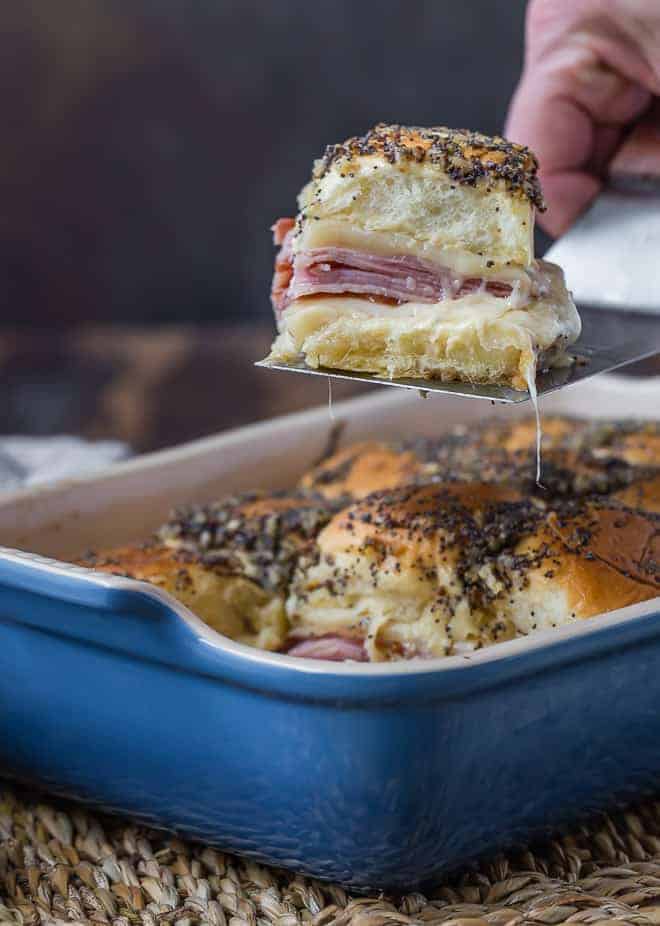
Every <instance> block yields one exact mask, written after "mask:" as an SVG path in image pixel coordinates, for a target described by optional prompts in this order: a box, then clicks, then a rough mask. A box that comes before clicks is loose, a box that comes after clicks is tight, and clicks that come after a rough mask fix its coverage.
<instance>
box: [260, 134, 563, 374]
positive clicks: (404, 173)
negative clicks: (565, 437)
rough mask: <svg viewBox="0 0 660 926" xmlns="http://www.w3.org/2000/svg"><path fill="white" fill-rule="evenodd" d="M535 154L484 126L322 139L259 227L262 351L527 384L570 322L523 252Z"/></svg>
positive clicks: (534, 204) (557, 358)
mask: <svg viewBox="0 0 660 926" xmlns="http://www.w3.org/2000/svg"><path fill="white" fill-rule="evenodd" d="M537 168H538V164H537V161H536V158H535V157H534V155H533V154H532V153H531V151H529V149H527V148H525V147H523V146H522V145H516V144H513V143H511V142H508V141H506V140H505V139H503V138H500V137H493V138H490V137H488V136H486V135H482V134H481V133H479V132H469V131H463V130H460V131H459V130H452V129H447V128H442V127H440V128H428V129H425V128H416V127H410V128H407V127H404V126H398V125H382V124H381V125H377V126H376V127H375V128H374V129H372V130H371V131H369V132H367V134H366V135H364V136H363V137H361V138H350V139H348V140H347V141H346V142H344V143H343V144H338V145H332V146H330V147H329V148H328V149H327V150H326V153H325V155H324V157H323V158H322V159H321V160H319V161H317V162H316V164H315V166H314V171H313V175H312V179H311V181H310V182H309V183H308V184H307V186H305V187H304V189H303V190H302V192H301V194H300V196H299V200H298V205H299V212H298V215H297V217H296V218H295V220H294V219H280V220H279V221H278V222H276V223H275V225H274V226H273V231H274V236H275V243H276V244H277V245H278V246H279V252H278V255H277V258H276V263H275V275H274V278H273V286H272V301H273V306H274V309H275V314H276V319H277V325H278V329H279V336H278V337H277V339H276V340H275V342H274V344H273V346H272V349H271V354H270V357H269V359H270V360H272V361H278V362H291V361H299V360H301V359H302V360H304V361H305V363H306V364H307V365H308V366H312V367H325V368H328V369H337V370H348V371H355V372H366V373H374V374H378V375H380V376H383V377H387V378H390V379H394V378H405V377H415V378H426V379H429V378H430V379H441V380H444V381H469V382H480V383H499V384H506V385H510V386H513V387H514V388H516V389H525V388H529V386H530V383H532V384H533V382H534V378H535V375H536V371H537V370H541V369H545V368H548V367H551V366H554V365H559V364H566V363H568V362H570V360H569V359H568V355H567V348H568V347H569V345H570V344H572V343H573V342H574V341H575V340H576V339H577V337H578V335H579V333H580V319H579V316H578V314H577V311H576V308H575V305H574V304H573V301H572V299H571V297H570V294H569V293H568V291H567V290H566V286H565V283H564V278H563V273H562V271H561V269H560V268H559V267H557V266H555V265H553V264H549V263H545V262H544V261H541V260H535V259H534V242H533V230H534V214H535V209H537V208H538V209H543V208H544V206H543V198H542V194H541V189H540V186H539V182H538V178H537Z"/></svg>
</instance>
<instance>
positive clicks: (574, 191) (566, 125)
mask: <svg viewBox="0 0 660 926" xmlns="http://www.w3.org/2000/svg"><path fill="white" fill-rule="evenodd" d="M569 60H570V61H571V62H572V65H571V67H570V68H569V67H567V62H568V61H569ZM583 64H585V69H584V70H582V71H581V70H580V69H579V68H578V67H577V64H576V59H575V58H574V57H570V56H569V57H567V56H566V55H565V54H564V53H563V52H562V53H561V54H560V56H559V58H558V59H555V60H554V61H548V62H542V63H540V64H539V65H538V66H535V65H532V66H531V67H530V68H529V69H528V70H527V72H526V73H525V74H524V75H523V79H522V81H521V83H520V85H519V87H518V89H517V91H516V93H515V95H514V98H513V101H512V104H511V108H510V111H509V117H508V120H507V127H506V130H505V131H506V134H507V135H508V137H509V138H511V139H512V140H513V141H518V142H522V143H523V144H526V145H528V146H529V147H530V148H531V149H532V150H533V151H534V152H535V154H536V155H537V157H538V159H539V163H540V172H539V176H540V180H541V184H542V186H543V189H544V194H545V198H546V202H547V204H548V212H547V213H545V214H544V215H541V216H539V221H540V224H541V225H542V226H543V227H544V228H546V230H548V231H550V232H551V234H558V233H560V232H561V231H563V230H564V229H565V228H567V227H568V226H569V225H570V224H571V222H572V221H574V219H575V218H576V216H577V215H578V214H579V213H580V212H581V211H582V210H583V209H584V208H585V207H586V206H587V205H588V203H589V201H590V198H591V197H593V196H594V195H595V193H596V192H597V191H598V189H599V188H600V176H601V175H602V172H603V168H604V166H605V165H606V163H607V160H608V159H609V157H610V156H611V154H612V152H613V150H614V149H615V148H616V146H617V144H618V141H619V139H620V135H621V127H622V126H623V125H625V123H626V122H628V121H631V120H633V119H634V118H636V117H637V116H638V115H639V114H640V113H641V112H642V111H643V110H644V108H645V107H646V106H647V105H648V102H649V100H650V94H649V92H648V91H647V90H645V89H644V88H640V87H638V86H637V85H635V84H632V83H631V82H630V81H629V80H628V79H627V78H624V77H617V76H616V75H615V76H614V77H612V75H611V74H610V73H609V72H608V71H607V70H603V69H595V68H594V67H593V62H592V61H591V59H589V60H587V59H586V58H584V56H583ZM564 183H565V184H566V185H567V186H566V189H565V190H564V188H563V184H564Z"/></svg>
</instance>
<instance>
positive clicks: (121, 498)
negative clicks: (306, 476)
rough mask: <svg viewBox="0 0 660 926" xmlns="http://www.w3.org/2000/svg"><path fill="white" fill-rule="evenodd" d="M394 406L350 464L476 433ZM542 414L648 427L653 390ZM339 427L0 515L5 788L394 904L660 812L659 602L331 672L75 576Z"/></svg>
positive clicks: (313, 450)
mask: <svg viewBox="0 0 660 926" xmlns="http://www.w3.org/2000/svg"><path fill="white" fill-rule="evenodd" d="M402 393H404V391H403V390H393V389H386V390H384V391H382V392H379V393H373V394H370V395H368V396H366V397H365V398H360V399H358V400H353V401H351V402H346V403H343V404H341V405H338V406H336V408H335V416H336V417H337V418H341V419H343V420H345V422H346V428H345V433H344V435H343V441H345V442H349V441H351V440H355V439H357V438H359V439H364V438H366V437H398V436H400V435H401V434H402V433H405V434H406V435H408V436H410V435H411V434H419V435H432V434H437V433H439V432H440V431H441V430H443V429H445V428H447V427H449V426H451V425H453V424H455V423H457V422H459V421H461V422H465V421H467V422H468V423H469V422H470V421H474V420H476V419H477V418H478V417H480V416H482V415H483V414H484V412H483V403H480V402H472V401H470V400H457V399H446V400H445V399H437V398H434V399H429V400H427V401H421V400H420V399H419V398H418V396H417V395H415V394H407V391H406V392H405V394H402ZM542 410H543V411H547V412H553V413H570V414H580V415H594V416H599V415H602V416H608V417H625V416H631V415H634V416H637V417H639V416H643V417H654V416H657V415H658V414H659V413H660V384H658V382H657V381H647V382H637V381H631V380H625V379H619V378H614V377H612V378H607V377H600V378H596V379H594V380H592V381H590V382H589V383H585V384H583V385H581V386H580V387H579V388H578V389H575V390H563V391H562V392H561V394H559V395H557V396H556V397H551V398H549V399H547V400H546V401H545V402H544V403H543V406H542ZM486 412H487V414H489V415H492V416H496V415H517V414H523V413H525V409H519V408H518V409H512V408H506V409H502V408H490V407H488V406H487V407H486ZM332 425H333V422H332V421H331V420H330V418H329V415H328V409H327V408H322V409H318V410H314V411H311V412H305V413H302V414H297V415H292V416H288V417H286V418H281V419H277V420H274V421H270V422H267V423H264V424H259V425H254V426H250V427H247V428H243V429H241V430H238V431H234V432H229V433H225V434H223V435H220V436H219V437H214V438H211V439H206V440H202V441H198V442H196V443H193V444H189V445H186V446H183V447H180V448H176V449H174V450H169V451H165V452H162V453H158V454H154V455H151V456H147V457H142V458H140V459H137V460H134V461H129V462H127V463H123V464H119V465H117V466H115V467H113V468H112V469H110V470H106V471H104V472H103V473H101V474H97V475H93V476H90V477H87V478H84V479H81V480H78V481H75V482H67V483H64V484H59V485H57V486H53V487H49V488H42V489H37V490H30V491H24V492H21V493H19V494H13V495H11V496H6V497H5V498H4V499H2V500H0V541H1V542H2V543H3V544H4V547H3V549H2V550H1V551H0V772H1V773H2V774H4V775H7V776H10V777H12V778H15V779H18V780H21V781H25V782H29V783H30V784H33V785H37V786H39V787H42V788H45V789H48V790H50V791H52V792H55V793H59V794H62V795H67V796H70V797H74V798H77V799H80V800H84V801H87V802H92V803H95V804H97V805H99V806H101V807H103V808H105V809H107V810H110V811H117V812H121V813H123V814H127V815H130V816H131V817H133V818H136V819H139V820H142V821H145V822H148V823H150V824H153V825H156V826H161V827H166V828H170V829H174V830H177V831H179V832H181V833H183V834H185V835H187V836H192V837H194V838H197V839H200V840H205V841H208V842H210V843H213V844H215V845H217V846H219V847H221V848H224V849H227V850H231V851H235V852H238V853H242V854H245V855H248V856H250V857H252V858H255V859H257V860H259V861H262V862H266V863H271V864H276V865H281V866H285V867H291V868H295V869H298V870H300V871H302V872H305V873H307V874H310V875H314V876H318V877H321V878H328V879H332V880H333V881H339V882H342V883H343V884H345V885H348V886H350V887H352V888H388V889H396V888H405V889H411V888H413V887H414V886H416V885H421V884H424V883H426V882H429V881H432V880H433V879H434V878H436V877H438V876H439V875H440V874H442V873H446V872H447V871H448V870H449V869H453V868H455V867H457V866H459V865H461V864H463V863H465V862H466V861H468V860H471V859H475V858H477V857H479V856H481V855H483V854H485V853H490V852H492V851H494V850H496V849H500V848H504V847H507V846H511V845H514V844H519V843H525V842H528V841H529V840H530V839H532V838H534V837H536V836H539V835H541V834H544V833H547V832H548V831H550V830H552V829H554V828H556V827H558V826H559V825H561V824H563V823H565V822H568V821H570V820H573V819H575V818H577V817H579V816H583V815H585V814H587V813H589V812H590V811H593V810H595V809H598V808H603V807H606V806H611V805H612V803H613V802H621V801H625V800H626V799H628V798H630V797H631V796H633V795H638V794H640V793H641V792H645V791H650V790H652V789H654V788H656V787H657V786H658V784H660V707H659V705H660V601H659V600H658V599H656V600H655V601H652V602H647V603H645V604H643V605H635V606H632V607H630V608H626V609H624V610H621V611H618V612H613V613H610V614H608V615H606V616H603V617H600V618H596V619H592V620H587V621H583V622H581V623H579V624H572V625H569V626H567V627H564V628H560V629H557V630H554V631H551V632H544V633H538V634H536V635H531V636H529V637H527V638H525V639H519V640H514V641H510V642H504V643H499V644H496V645H494V646H492V647H490V648H486V649H483V650H480V651H477V652H475V653H472V654H468V655H464V656H454V657H448V658H444V659H433V660H428V661H420V660H412V661H407V662H398V663H385V664H384V663H380V664H371V665H370V664H357V663H356V664H353V663H344V664H339V663H330V662H319V661H313V660H304V659H296V658H292V657H288V656H283V655H279V654H271V653H266V652H260V651H258V650H255V649H251V648H248V647H246V646H242V645H240V644H238V643H234V642H232V641H229V640H227V639H226V638H224V637H222V636H220V635H219V634H217V633H215V632H214V631H213V630H211V629H210V628H208V627H207V626H206V625H204V624H203V623H201V621H199V620H198V619H197V618H196V617H195V616H194V615H193V614H191V613H190V612H189V611H187V610H186V608H185V607H183V606H182V605H181V604H179V603H177V602H176V601H174V600H173V599H172V598H171V597H169V596H168V595H167V594H166V593H164V592H162V591H161V590H159V589H157V588H155V587H153V586H150V585H147V584H145V583H141V582H138V581H135V580H131V579H125V578H121V577H115V576H109V575H101V574H99V573H94V572H90V571H89V570H84V569H80V568H77V567H74V566H71V565H68V564H67V563H66V559H67V558H68V557H74V556H76V555H79V554H80V553H81V551H83V550H85V549H86V548H89V547H95V548H99V547H107V546H111V545H113V544H117V543H121V542H125V541H128V540H131V539H134V538H136V537H138V538H139V537H144V536H146V535H148V533H149V532H150V531H151V530H153V529H154V528H155V527H156V526H157V525H158V524H159V523H160V522H161V521H162V520H163V519H164V518H165V517H166V515H167V512H168V511H169V509H170V508H171V507H172V506H173V505H177V504H180V503H183V502H187V501H191V500H195V501H204V500H207V499H212V498H216V497H218V496H219V495H221V494H224V493H227V492H234V491H239V490H244V489H247V488H251V487H255V486H260V487H264V488H277V487H281V486H285V485H287V484H289V485H290V484H292V483H293V482H294V481H295V479H296V478H297V477H298V476H299V475H300V473H301V472H303V471H304V470H305V469H306V468H307V467H308V466H310V465H311V463H312V462H313V461H314V460H315V459H317V458H318V457H319V455H320V453H321V452H322V449H323V447H324V445H325V443H326V441H327V439H328V432H329V430H330V428H331V427H332Z"/></svg>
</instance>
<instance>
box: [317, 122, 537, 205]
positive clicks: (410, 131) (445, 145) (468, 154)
mask: <svg viewBox="0 0 660 926" xmlns="http://www.w3.org/2000/svg"><path fill="white" fill-rule="evenodd" d="M374 157H376V158H382V159H383V160H385V161H387V162H389V163H390V164H394V163H397V162H401V161H415V162H417V163H421V162H422V161H425V162H427V163H430V164H433V165H436V166H437V167H438V169H439V170H442V171H444V172H445V173H446V174H448V176H449V177H450V178H451V179H452V180H453V181H455V182H456V183H460V184H465V185H467V186H476V185H477V184H479V185H481V186H483V187H485V188H486V189H487V188H488V185H489V184H493V183H496V184H498V185H499V184H500V183H503V184H504V185H505V187H506V189H507V190H508V191H509V192H510V193H511V194H512V195H514V196H518V197H521V198H526V199H528V200H529V201H530V202H531V203H532V204H533V205H534V206H536V208H537V209H539V210H544V209H545V203H544V201H543V194H542V192H541V186H540V184H539V180H538V176H537V174H538V161H537V160H536V157H535V155H534V154H533V153H532V152H531V151H530V150H529V148H526V147H525V146H524V145H518V144H516V143H515V142H510V141H507V139H505V138H502V137H500V136H499V135H495V136H493V137H491V136H488V135H483V134H482V133H481V132H472V131H469V130H468V129H449V128H447V127H446V126H434V127H432V128H421V127H419V126H403V125H387V124H386V123H383V122H381V123H379V124H378V125H376V126H375V127H374V128H373V129H370V130H369V131H368V132H367V133H366V134H365V135H362V136H355V137H353V138H349V139H347V140H346V141H344V142H342V143H340V144H337V145H329V146H328V147H327V148H326V150H325V154H324V156H323V158H321V159H320V160H319V161H317V162H316V165H315V168H314V174H313V176H314V179H316V180H318V179H320V178H322V177H323V176H325V174H326V173H327V172H328V171H329V170H330V169H331V168H332V167H335V166H339V167H340V168H341V169H342V170H343V169H344V168H345V169H346V171H350V166H351V163H353V162H355V161H356V160H358V159H362V158H374Z"/></svg>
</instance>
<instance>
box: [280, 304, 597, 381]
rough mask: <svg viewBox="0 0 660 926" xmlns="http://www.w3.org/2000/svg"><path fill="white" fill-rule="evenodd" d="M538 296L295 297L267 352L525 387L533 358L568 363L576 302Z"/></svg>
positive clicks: (387, 373) (382, 371)
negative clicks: (519, 304)
mask: <svg viewBox="0 0 660 926" xmlns="http://www.w3.org/2000/svg"><path fill="white" fill-rule="evenodd" d="M567 300H568V301H567V303H566V304H565V305H563V306H561V307H558V306H557V305H555V304H554V303H552V302H551V301H549V300H539V301H538V302H536V303H534V304H533V305H532V306H530V307H527V308H526V309H525V310H522V309H512V308H510V307H509V306H508V301H507V300H505V299H497V298H495V297H492V296H488V295H486V294H476V295H470V296H465V297H463V298H460V299H455V300H452V301H451V302H442V303H437V304H435V305H422V304H420V303H404V304H403V305H398V306H397V305H395V306H392V305H387V304H384V303H373V302H371V301H370V300H369V299H365V298H356V297H350V296H319V297H308V298H305V299H300V300H297V301H296V302H294V303H292V305H291V306H290V307H289V308H288V309H287V310H286V311H285V312H284V313H283V316H282V319H281V323H280V335H279V336H278V338H277V339H276V340H275V343H274V344H273V347H272V350H271V354H270V358H269V359H271V360H277V361H284V362H287V361H292V360H298V359H300V358H303V359H304V360H305V362H306V363H307V364H308V365H309V366H312V367H327V368H328V369H337V370H351V371H355V372H360V373H374V374H377V375H380V376H383V377H386V378H388V379H396V378H406V377H415V378H421V379H439V380H442V381H445V382H447V381H461V382H479V383H500V384H505V385H509V386H512V387H513V388H515V389H520V390H524V389H527V387H528V380H529V376H530V375H531V374H533V371H534V370H535V368H536V365H537V363H538V365H539V366H541V367H543V368H545V367H548V366H558V365H566V364H567V363H569V362H570V360H569V359H568V357H567V355H566V348H567V346H568V345H569V344H571V343H572V342H573V341H575V339H576V338H577V336H578V334H579V332H580V321H579V317H578V315H577V311H576V310H575V306H574V305H573V304H572V302H571V301H570V298H569V297H568V296H567Z"/></svg>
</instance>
